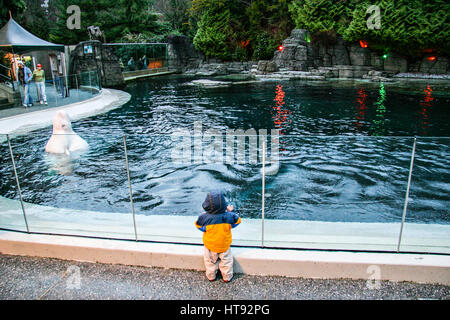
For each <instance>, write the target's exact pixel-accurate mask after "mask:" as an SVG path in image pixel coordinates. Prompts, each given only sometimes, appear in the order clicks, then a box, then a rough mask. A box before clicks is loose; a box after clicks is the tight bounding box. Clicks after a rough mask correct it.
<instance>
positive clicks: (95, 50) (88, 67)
mask: <svg viewBox="0 0 450 320" xmlns="http://www.w3.org/2000/svg"><path fill="white" fill-rule="evenodd" d="M89 46H91V47H92V53H90V52H85V48H88V47H89ZM69 70H70V71H69V74H80V73H82V72H87V71H94V70H97V71H98V75H99V77H100V80H101V85H102V87H108V88H110V87H120V86H122V85H124V84H125V81H124V78H123V74H122V69H121V67H120V62H119V59H118V57H117V56H116V55H115V53H114V51H113V50H112V49H111V48H109V47H108V46H103V44H102V43H101V42H100V41H96V40H94V41H84V42H80V43H79V44H78V45H77V46H76V47H75V48H74V49H73V50H72V52H71V53H70V62H69Z"/></svg>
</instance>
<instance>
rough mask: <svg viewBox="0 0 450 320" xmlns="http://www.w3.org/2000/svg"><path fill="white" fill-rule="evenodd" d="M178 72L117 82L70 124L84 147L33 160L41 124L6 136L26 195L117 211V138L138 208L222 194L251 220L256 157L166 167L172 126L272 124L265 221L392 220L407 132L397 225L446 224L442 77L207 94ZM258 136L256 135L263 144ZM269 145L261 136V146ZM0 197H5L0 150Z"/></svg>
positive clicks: (268, 85)
mask: <svg viewBox="0 0 450 320" xmlns="http://www.w3.org/2000/svg"><path fill="white" fill-rule="evenodd" d="M191 80H192V79H191V78H186V77H167V78H154V79H151V80H149V81H145V82H136V83H133V84H130V85H129V86H128V87H127V88H126V90H127V91H128V92H129V93H131V94H132V99H131V101H130V102H129V103H127V104H126V105H125V106H123V107H122V108H120V109H116V110H113V111H110V112H108V113H107V114H103V115H98V116H95V117H91V118H88V119H83V120H80V121H77V122H75V123H73V129H74V130H75V132H76V133H78V134H79V135H80V136H81V137H83V138H84V139H85V140H86V141H87V142H88V143H89V145H90V149H89V151H87V152H86V153H82V154H79V155H73V156H72V157H71V158H67V157H66V156H53V155H47V154H45V152H44V146H45V144H46V142H47V140H48V139H49V137H50V136H51V128H46V129H42V130H37V131H34V132H33V133H31V134H29V135H27V136H18V137H14V138H13V139H12V143H13V149H14V153H15V155H16V165H17V169H18V173H19V176H20V180H21V187H22V192H23V197H24V200H25V201H27V202H32V203H37V204H43V205H50V206H56V207H64V208H74V209H85V210H96V211H107V212H123V213H129V212H130V204H129V189H128V180H127V171H126V165H125V160H124V147H123V135H124V134H125V135H126V137H127V148H128V158H129V163H130V174H131V181H132V188H133V200H134V206H135V209H136V213H138V214H177V215H197V214H199V213H200V212H201V203H202V201H203V199H204V196H205V194H206V192H207V191H208V190H210V189H222V190H224V191H226V193H227V197H228V199H229V200H230V201H232V202H233V203H234V204H235V206H236V207H238V208H239V210H240V211H241V213H242V215H243V216H244V217H260V216H261V171H260V168H261V164H260V163H259V162H258V163H257V164H249V163H248V161H247V163H245V164H227V163H224V162H219V163H209V164H208V163H190V164H186V163H184V164H183V163H182V164H177V163H174V162H173V161H172V158H171V152H172V151H173V149H174V146H175V145H176V143H178V142H177V141H173V140H172V139H171V136H170V134H171V133H172V132H174V131H175V130H177V129H187V130H189V131H190V132H193V126H194V121H201V123H202V129H203V130H207V129H216V130H219V131H220V132H223V134H225V132H226V130H227V129H243V130H247V129H251V128H254V129H256V130H259V129H268V130H269V131H270V129H275V128H276V129H279V130H281V134H282V136H281V139H280V149H281V150H280V162H279V168H278V172H277V173H276V174H274V175H268V176H267V177H266V194H267V198H266V201H265V204H266V206H265V209H266V211H265V214H266V218H269V219H300V220H320V221H361V222H398V221H401V215H402V210H403V204H404V198H405V191H406V186H407V180H408V171H409V165H410V159H411V150H412V146H413V138H412V137H413V136H417V146H416V155H415V162H414V170H413V176H412V184H411V191H410V198H411V200H410V202H409V204H408V213H407V221H413V222H425V223H428V222H433V223H444V224H447V223H449V222H450V210H449V209H448V207H449V204H450V195H449V190H450V174H449V170H448V168H449V165H450V150H449V147H450V139H447V138H445V137H450V121H449V120H450V119H449V118H450V117H449V114H450V113H449V106H450V103H449V102H450V90H449V89H450V85H449V84H448V83H442V82H437V83H433V82H420V83H413V85H412V84H408V85H404V86H402V87H398V86H396V85H391V84H384V85H383V84H369V83H362V82H361V83H347V84H345V83H344V84H343V83H342V82H341V83H337V82H336V83H326V84H324V83H311V82H310V83H305V82H300V81H283V82H259V83H250V84H241V85H234V86H229V87H220V88H205V87H199V86H193V85H190V81H191ZM269 142H270V141H269ZM269 146H270V143H269ZM0 155H1V159H2V160H1V168H0V175H1V185H0V192H1V195H3V196H6V197H9V198H18V194H17V190H16V187H15V180H14V176H13V173H12V169H11V166H10V163H11V162H10V158H9V154H8V149H7V144H6V143H2V144H0Z"/></svg>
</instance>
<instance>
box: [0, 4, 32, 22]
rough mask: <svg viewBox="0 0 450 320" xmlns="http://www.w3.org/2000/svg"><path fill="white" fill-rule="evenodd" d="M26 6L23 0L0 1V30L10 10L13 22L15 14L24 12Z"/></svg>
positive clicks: (7, 18)
mask: <svg viewBox="0 0 450 320" xmlns="http://www.w3.org/2000/svg"><path fill="white" fill-rule="evenodd" d="M26 6H27V5H26V3H25V1H24V0H0V28H1V27H3V26H4V25H5V24H6V23H7V22H8V20H9V11H10V10H11V15H12V17H13V18H14V20H15V19H16V17H17V14H20V13H22V12H24V11H25V9H26Z"/></svg>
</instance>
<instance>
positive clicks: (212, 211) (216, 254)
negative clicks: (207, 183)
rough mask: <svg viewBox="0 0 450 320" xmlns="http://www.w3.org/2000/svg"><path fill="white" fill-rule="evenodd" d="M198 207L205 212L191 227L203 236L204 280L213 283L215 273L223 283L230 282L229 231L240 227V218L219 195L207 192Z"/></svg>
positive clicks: (231, 268) (231, 274)
mask: <svg viewBox="0 0 450 320" xmlns="http://www.w3.org/2000/svg"><path fill="white" fill-rule="evenodd" d="M202 207H203V209H204V210H205V212H204V213H203V214H201V215H200V216H199V217H198V219H197V221H196V222H195V226H196V227H197V229H199V230H200V231H202V232H204V233H203V244H204V245H205V246H204V254H203V262H204V263H205V268H206V277H207V278H208V280H209V281H214V280H215V279H216V274H217V271H219V270H220V273H221V274H222V279H223V281H224V282H230V281H231V279H232V278H233V255H232V253H231V249H230V245H231V242H232V236H231V229H233V228H235V227H237V226H238V225H239V224H240V223H241V218H240V217H239V215H238V214H237V213H236V212H235V211H234V207H233V206H232V205H228V204H227V202H226V200H225V197H224V195H223V193H222V192H220V191H211V192H208V194H207V195H206V198H205V201H204V202H203V204H202Z"/></svg>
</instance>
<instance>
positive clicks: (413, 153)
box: [397, 138, 417, 252]
mask: <svg viewBox="0 0 450 320" xmlns="http://www.w3.org/2000/svg"><path fill="white" fill-rule="evenodd" d="M416 143H417V138H414V143H413V148H412V152H411V162H410V165H409V175H408V186H407V187H406V195H405V203H404V205H403V215H402V224H401V226H400V234H399V236H398V244H397V252H400V243H401V241H402V233H403V225H404V224H405V218H406V210H407V208H408V199H409V188H410V186H411V177H412V170H413V165H414V156H415V154H416Z"/></svg>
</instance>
